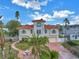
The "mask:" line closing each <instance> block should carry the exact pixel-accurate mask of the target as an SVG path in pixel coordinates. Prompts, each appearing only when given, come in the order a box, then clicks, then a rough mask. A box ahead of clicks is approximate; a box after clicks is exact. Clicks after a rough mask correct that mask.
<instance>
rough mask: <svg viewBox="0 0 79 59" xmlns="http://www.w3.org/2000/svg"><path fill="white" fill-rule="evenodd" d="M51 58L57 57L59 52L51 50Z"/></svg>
mask: <svg viewBox="0 0 79 59" xmlns="http://www.w3.org/2000/svg"><path fill="white" fill-rule="evenodd" d="M50 53H51V59H58V57H59V53H58V52H57V51H51V52H50Z"/></svg>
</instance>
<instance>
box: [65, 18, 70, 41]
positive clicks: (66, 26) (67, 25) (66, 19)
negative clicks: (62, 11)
mask: <svg viewBox="0 0 79 59" xmlns="http://www.w3.org/2000/svg"><path fill="white" fill-rule="evenodd" d="M69 24H70V22H69V20H68V18H65V19H64V27H65V40H66V38H67V35H66V30H67V29H68V28H69Z"/></svg>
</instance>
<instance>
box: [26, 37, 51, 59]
mask: <svg viewBox="0 0 79 59" xmlns="http://www.w3.org/2000/svg"><path fill="white" fill-rule="evenodd" d="M26 40H27V44H28V45H29V46H30V48H31V51H32V54H33V58H34V59H40V55H42V52H46V54H47V55H48V56H49V58H48V59H50V58H51V55H50V52H49V51H50V50H49V48H48V47H47V46H46V44H47V43H48V42H49V41H48V38H47V37H39V36H35V35H33V36H32V37H28V38H27V39H26Z"/></svg>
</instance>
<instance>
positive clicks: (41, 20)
mask: <svg viewBox="0 0 79 59" xmlns="http://www.w3.org/2000/svg"><path fill="white" fill-rule="evenodd" d="M32 22H46V21H45V20H43V19H39V20H33V21H32Z"/></svg>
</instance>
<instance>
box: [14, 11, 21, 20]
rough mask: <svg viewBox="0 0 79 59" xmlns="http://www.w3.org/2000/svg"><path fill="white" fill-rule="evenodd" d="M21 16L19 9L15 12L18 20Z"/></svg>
mask: <svg viewBox="0 0 79 59" xmlns="http://www.w3.org/2000/svg"><path fill="white" fill-rule="evenodd" d="M19 16H20V14H19V11H16V12H15V17H16V19H17V21H18V20H19Z"/></svg>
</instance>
